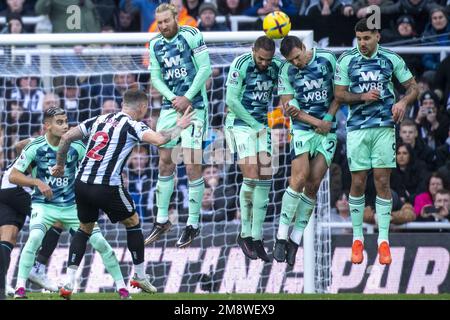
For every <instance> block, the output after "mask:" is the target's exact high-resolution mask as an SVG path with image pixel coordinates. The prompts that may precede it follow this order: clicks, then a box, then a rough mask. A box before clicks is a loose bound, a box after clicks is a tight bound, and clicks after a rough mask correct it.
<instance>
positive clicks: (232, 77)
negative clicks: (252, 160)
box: [226, 57, 264, 130]
mask: <svg viewBox="0 0 450 320" xmlns="http://www.w3.org/2000/svg"><path fill="white" fill-rule="evenodd" d="M238 59H239V57H238V58H236V59H234V61H233V63H232V64H231V66H230V71H229V72H228V77H227V84H226V86H227V93H226V104H227V106H228V108H230V110H231V111H232V112H233V113H234V114H235V115H236V117H237V118H239V119H241V120H242V121H244V122H245V123H247V124H248V125H249V126H250V127H252V128H253V129H255V130H261V129H263V128H264V126H263V125H262V124H261V123H259V122H258V121H256V119H255V118H253V117H252V116H251V115H250V113H249V112H248V111H247V110H246V109H245V107H244V106H243V105H242V103H241V100H240V96H241V93H242V91H243V85H242V83H243V80H244V77H245V75H244V72H242V71H241V70H240V69H238V68H236V62H237V61H238ZM244 65H245V66H247V64H245V63H244Z"/></svg>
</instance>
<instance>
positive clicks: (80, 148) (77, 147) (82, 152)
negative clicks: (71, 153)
mask: <svg viewBox="0 0 450 320" xmlns="http://www.w3.org/2000/svg"><path fill="white" fill-rule="evenodd" d="M72 146H73V147H74V148H75V150H77V152H78V161H81V160H83V158H84V155H85V154H86V146H85V145H84V143H82V142H75V143H73V144H72Z"/></svg>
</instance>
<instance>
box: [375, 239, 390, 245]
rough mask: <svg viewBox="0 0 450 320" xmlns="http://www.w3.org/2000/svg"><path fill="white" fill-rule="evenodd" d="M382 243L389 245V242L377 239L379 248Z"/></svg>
mask: <svg viewBox="0 0 450 320" xmlns="http://www.w3.org/2000/svg"><path fill="white" fill-rule="evenodd" d="M382 242H387V244H389V240H383V239H378V241H377V243H378V246H380V244H381V243H382Z"/></svg>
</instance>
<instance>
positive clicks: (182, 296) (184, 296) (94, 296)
mask: <svg viewBox="0 0 450 320" xmlns="http://www.w3.org/2000/svg"><path fill="white" fill-rule="evenodd" d="M132 297H133V300H450V293H446V294H436V295H434V294H356V293H339V294H193V293H176V294H168V293H158V294H142V293H139V294H136V293H135V294H132ZM28 299H29V300H61V298H60V297H59V296H58V294H56V293H55V294H49V293H28ZM72 299H73V300H116V299H118V295H117V294H116V293H78V294H74V295H73V297H72Z"/></svg>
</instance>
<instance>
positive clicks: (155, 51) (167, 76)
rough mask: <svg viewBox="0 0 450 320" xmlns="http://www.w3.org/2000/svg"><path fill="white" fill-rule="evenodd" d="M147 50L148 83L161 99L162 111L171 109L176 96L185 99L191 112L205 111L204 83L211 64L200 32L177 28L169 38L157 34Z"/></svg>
mask: <svg viewBox="0 0 450 320" xmlns="http://www.w3.org/2000/svg"><path fill="white" fill-rule="evenodd" d="M149 49H150V66H149V70H150V75H151V81H152V84H153V86H154V87H155V88H156V89H157V90H158V91H159V92H160V93H161V95H162V96H163V101H162V108H163V109H169V108H172V102H171V100H172V99H173V98H174V97H176V96H186V98H188V99H189V100H190V101H191V102H192V107H193V108H194V109H204V108H207V105H208V99H207V96H206V86H205V83H206V80H208V78H209V76H210V74H211V62H210V59H209V53H208V49H207V47H206V44H205V42H204V41H203V36H202V34H201V32H200V31H199V30H198V29H197V28H194V27H189V26H180V27H179V29H178V33H177V34H176V35H175V36H174V37H173V38H172V39H166V38H164V37H163V36H162V35H161V34H158V35H157V36H156V37H154V38H153V39H152V40H150V45H149Z"/></svg>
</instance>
